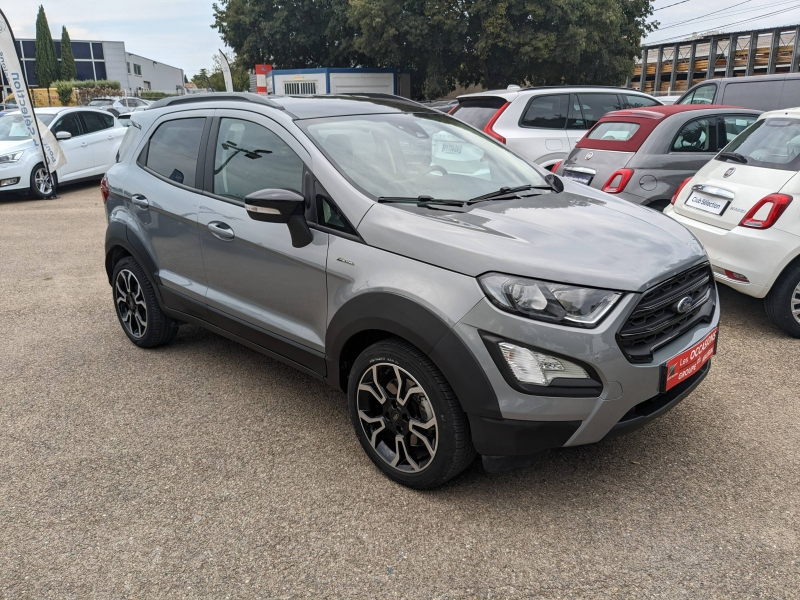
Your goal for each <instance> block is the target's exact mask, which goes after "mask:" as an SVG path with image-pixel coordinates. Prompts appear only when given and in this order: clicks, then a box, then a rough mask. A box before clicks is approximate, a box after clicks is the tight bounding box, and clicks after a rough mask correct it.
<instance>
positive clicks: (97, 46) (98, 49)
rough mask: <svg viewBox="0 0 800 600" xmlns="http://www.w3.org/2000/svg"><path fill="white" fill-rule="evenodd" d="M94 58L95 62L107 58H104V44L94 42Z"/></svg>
mask: <svg viewBox="0 0 800 600" xmlns="http://www.w3.org/2000/svg"><path fill="white" fill-rule="evenodd" d="M92 56H93V57H94V59H95V60H98V59H100V60H103V59H105V56H103V43H102V42H92Z"/></svg>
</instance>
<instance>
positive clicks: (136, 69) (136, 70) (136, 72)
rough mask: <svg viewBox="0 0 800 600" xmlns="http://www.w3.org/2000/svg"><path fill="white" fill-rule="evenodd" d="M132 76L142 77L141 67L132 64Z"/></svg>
mask: <svg viewBox="0 0 800 600" xmlns="http://www.w3.org/2000/svg"><path fill="white" fill-rule="evenodd" d="M133 74H134V75H138V76H139V77H141V76H142V65H137V64H136V63H133Z"/></svg>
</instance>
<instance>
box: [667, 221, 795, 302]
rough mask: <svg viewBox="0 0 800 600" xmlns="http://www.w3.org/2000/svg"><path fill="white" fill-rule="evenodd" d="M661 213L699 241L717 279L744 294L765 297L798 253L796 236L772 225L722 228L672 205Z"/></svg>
mask: <svg viewBox="0 0 800 600" xmlns="http://www.w3.org/2000/svg"><path fill="white" fill-rule="evenodd" d="M664 214H665V215H667V216H668V217H671V218H672V219H674V220H676V221H677V222H678V223H680V224H681V225H683V226H684V227H686V228H687V229H688V230H689V231H691V232H692V233H693V234H694V235H695V236H696V237H697V239H698V240H700V243H701V244H703V247H704V248H705V250H706V252H707V253H708V258H709V260H710V261H711V267H712V269H713V270H714V278H715V279H716V280H717V281H719V282H720V283H724V284H725V285H727V286H730V287H732V288H734V289H736V290H737V291H739V292H742V293H743V294H747V295H748V296H753V297H755V298H763V297H764V296H766V295H767V294H768V293H769V290H770V289H771V288H772V284H774V283H775V280H776V279H777V278H778V276H779V275H780V274H781V271H783V269H784V268H785V267H786V265H788V264H789V263H790V262H791V261H792V260H794V259H795V258H796V257H797V256H798V255H800V237H798V236H796V235H794V234H791V233H788V232H786V231H782V230H780V229H777V228H776V227H771V228H769V229H764V230H761V229H749V228H747V227H734V228H733V229H730V230H729V229H723V228H721V227H714V226H713V225H708V224H706V223H701V222H699V221H695V220H694V219H690V218H687V217H685V216H683V215H679V214H678V213H677V212H675V209H674V208H673V207H672V206H668V207H667V208H666V209H664ZM726 270H727V271H732V272H734V273H738V274H741V275H744V276H745V277H746V278H747V279H748V281H747V282H743V281H737V280H735V279H732V278H731V277H728V276H726V275H725V271H726Z"/></svg>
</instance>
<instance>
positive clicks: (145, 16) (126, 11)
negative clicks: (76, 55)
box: [0, 0, 800, 77]
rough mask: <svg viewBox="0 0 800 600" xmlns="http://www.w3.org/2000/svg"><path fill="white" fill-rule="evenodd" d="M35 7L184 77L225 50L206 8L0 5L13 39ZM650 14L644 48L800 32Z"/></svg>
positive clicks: (688, 8) (749, 6)
mask: <svg viewBox="0 0 800 600" xmlns="http://www.w3.org/2000/svg"><path fill="white" fill-rule="evenodd" d="M40 2H41V3H42V4H44V8H45V13H46V14H47V20H48V22H49V24H50V29H51V31H52V34H53V37H54V38H55V39H58V38H59V37H60V36H61V26H62V25H66V26H67V30H68V31H69V34H70V37H71V38H72V39H73V40H78V39H88V40H107V41H123V42H125V48H126V50H127V51H128V52H133V53H135V54H140V55H142V56H146V57H147V58H150V59H152V60H155V61H158V62H161V63H165V64H168V65H172V66H174V67H178V68H181V69H183V70H184V71H185V72H186V74H187V75H188V76H189V77H191V76H192V75H193V74H195V73H197V72H198V71H199V70H200V69H201V68H203V67H206V68H211V66H212V55H214V54H216V52H217V49H218V48H221V49H223V50H226V51H228V50H229V48H226V47H224V46H223V43H222V40H221V39H220V37H219V34H218V33H217V31H216V30H215V29H211V23H212V22H213V21H214V17H213V10H212V8H211V5H212V2H213V0H129V1H128V2H121V1H119V0H39V1H37V0H0V9H2V10H3V12H4V13H5V15H6V18H7V19H8V20H9V22H10V23H11V27H12V28H13V30H14V34H15V35H16V36H17V37H20V38H32V37H35V35H36V28H35V26H36V11H37V8H38V5H39V3H40ZM671 5H674V6H671ZM653 6H654V7H655V8H656V12H655V13H654V14H653V17H654V18H655V19H657V20H658V21H660V22H661V29H660V30H658V31H655V32H653V33H651V34H650V35H649V36H648V37H647V38H646V39H645V40H644V43H647V44H652V43H657V42H661V41H673V40H674V39H676V38H679V37H686V36H689V35H691V34H692V33H702V32H705V31H709V30H717V29H719V30H721V31H745V30H749V29H756V28H766V27H773V26H782V25H796V24H800V0H655V1H654V3H653ZM778 11H783V12H778ZM709 13H715V14H709ZM771 13H777V14H771ZM687 20H691V21H690V22H688V23H683V24H680V23H681V22H682V21H687ZM742 21H744V22H742Z"/></svg>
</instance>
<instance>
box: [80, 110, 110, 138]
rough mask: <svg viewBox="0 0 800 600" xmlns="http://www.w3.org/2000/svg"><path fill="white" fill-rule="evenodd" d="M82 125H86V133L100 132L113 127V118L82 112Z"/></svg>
mask: <svg viewBox="0 0 800 600" xmlns="http://www.w3.org/2000/svg"><path fill="white" fill-rule="evenodd" d="M81 116H82V117H83V124H84V125H86V133H94V132H95V131H102V130H103V129H109V128H111V127H113V126H114V117H112V116H111V115H106V114H103V113H96V112H88V111H87V112H82V113H81Z"/></svg>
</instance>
